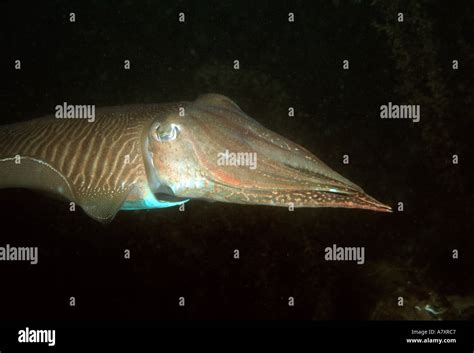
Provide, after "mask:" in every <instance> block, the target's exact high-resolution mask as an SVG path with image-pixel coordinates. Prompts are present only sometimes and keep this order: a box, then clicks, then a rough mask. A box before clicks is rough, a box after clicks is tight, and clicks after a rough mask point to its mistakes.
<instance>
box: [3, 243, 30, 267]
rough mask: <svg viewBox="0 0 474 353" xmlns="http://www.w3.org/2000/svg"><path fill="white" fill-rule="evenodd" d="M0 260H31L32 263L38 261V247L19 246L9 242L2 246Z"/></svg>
mask: <svg viewBox="0 0 474 353" xmlns="http://www.w3.org/2000/svg"><path fill="white" fill-rule="evenodd" d="M0 261H29V262H30V264H32V265H36V264H37V263H38V247H36V246H29V247H18V246H11V245H10V244H7V245H5V246H0Z"/></svg>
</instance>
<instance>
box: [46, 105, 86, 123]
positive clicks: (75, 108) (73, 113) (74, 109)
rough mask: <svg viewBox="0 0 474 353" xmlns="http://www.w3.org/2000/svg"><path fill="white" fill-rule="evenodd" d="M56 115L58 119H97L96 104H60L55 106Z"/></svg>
mask: <svg viewBox="0 0 474 353" xmlns="http://www.w3.org/2000/svg"><path fill="white" fill-rule="evenodd" d="M54 110H55V114H54V116H55V117H56V118H57V119H87V121H88V122H89V123H93V122H94V121H95V105H94V104H82V105H78V104H68V103H67V102H64V103H63V104H58V105H57V106H55V107H54Z"/></svg>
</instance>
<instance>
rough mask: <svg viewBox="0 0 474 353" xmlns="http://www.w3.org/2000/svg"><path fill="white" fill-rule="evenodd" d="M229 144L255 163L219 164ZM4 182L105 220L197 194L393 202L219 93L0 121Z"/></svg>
mask: <svg viewBox="0 0 474 353" xmlns="http://www.w3.org/2000/svg"><path fill="white" fill-rule="evenodd" d="M183 111H184V112H185V114H184V115H183V114H182V113H183ZM229 151H230V152H231V153H237V154H239V153H240V154H241V155H246V156H254V157H255V168H253V167H252V166H250V167H249V165H235V164H232V163H231V164H230V165H229V164H225V163H224V164H222V163H221V162H222V158H221V157H222V154H223V153H227V152H229ZM247 162H249V161H247ZM0 188H30V189H36V190H42V191H47V192H49V193H53V194H56V195H60V196H61V197H63V198H65V199H67V200H70V201H71V202H75V203H76V204H78V205H80V206H81V207H82V208H83V209H84V211H85V212H86V213H87V214H88V215H90V216H91V217H92V218H94V219H96V220H98V221H101V222H109V221H111V220H112V219H113V217H114V216H115V214H116V213H117V212H118V211H119V210H121V209H122V210H137V209H148V208H160V207H170V206H175V205H179V204H182V203H183V202H186V201H187V200H188V199H193V198H196V199H205V200H213V201H222V202H231V203H241V204H258V205H273V206H283V207H288V206H289V205H293V206H294V207H346V208H362V209H369V210H375V211H383V212H389V211H390V207H388V206H386V205H383V204H381V203H380V202H378V201H377V200H375V199H373V198H372V197H370V196H368V195H367V194H366V193H365V192H364V191H363V190H362V189H361V188H360V187H358V186H357V185H355V184H354V183H352V182H350V181H349V180H347V179H345V178H344V177H342V176H341V175H339V174H338V173H336V172H335V171H333V170H332V169H330V168H329V167H328V166H327V165H326V164H324V163H323V162H322V161H320V160H319V159H318V158H317V157H316V156H314V155H313V154H311V153H310V152H309V151H307V150H306V149H304V148H303V147H301V146H299V145H297V144H295V143H294V142H292V141H289V140H287V139H286V138H284V137H282V136H280V135H278V134H276V133H274V132H272V131H270V130H268V129H266V128H265V127H263V126H262V125H261V124H259V123H258V122H256V121H255V120H253V119H252V118H250V117H249V116H247V115H246V114H245V113H244V112H243V111H242V110H241V109H240V108H239V107H238V106H237V104H235V103H234V102H233V101H232V100H230V99H229V98H227V97H224V96H221V95H216V94H208V95H204V96H201V97H199V98H198V99H197V100H196V101H194V102H181V103H169V104H151V105H130V106H121V107H108V108H100V109H97V110H96V117H95V120H94V122H89V121H88V120H85V119H56V118H55V117H53V116H50V117H45V118H40V119H35V120H31V121H27V122H23V123H17V124H12V125H6V126H2V127H0Z"/></svg>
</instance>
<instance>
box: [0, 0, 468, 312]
mask: <svg viewBox="0 0 474 353" xmlns="http://www.w3.org/2000/svg"><path fill="white" fill-rule="evenodd" d="M1 7H2V9H1V13H2V15H3V20H2V23H3V27H4V29H3V31H2V58H3V59H4V60H2V65H1V66H2V68H1V69H2V79H1V81H2V85H1V86H2V87H1V89H2V90H1V97H2V99H1V105H0V112H1V114H0V119H1V123H2V124H7V123H11V122H17V121H23V120H28V119H31V118H35V117H39V116H42V115H46V114H50V113H52V112H53V109H54V106H55V105H56V104H62V102H64V101H66V102H68V103H71V104H96V105H97V106H106V105H120V104H129V103H151V102H155V103H160V102H167V101H181V100H193V99H195V98H196V97H197V96H198V95H200V94H202V93H206V92H215V93H220V94H224V95H227V96H229V97H231V98H232V99H233V100H235V101H236V102H237V103H238V104H239V105H240V106H241V107H242V109H243V110H244V111H245V112H247V113H248V114H249V115H250V116H252V117H254V118H255V119H256V120H258V121H260V122H261V123H262V124H264V125H265V126H267V127H268V128H270V129H272V130H274V131H276V132H278V133H281V134H282V135H284V136H286V137H288V138H290V139H291V140H293V141H295V142H297V143H299V144H301V145H303V146H305V147H307V148H308V149H309V150H311V151H312V152H314V153H315V154H316V155H317V156H318V157H320V158H321V159H322V160H323V161H325V162H326V163H328V164H329V166H331V167H332V168H334V169H335V170H336V171H338V172H340V173H341V174H342V175H344V176H345V177H347V178H348V179H350V180H352V181H353V182H355V183H356V184H358V185H360V186H361V187H362V188H364V190H366V191H367V192H368V193H369V194H370V195H372V196H374V197H375V198H377V199H379V200H380V201H382V202H384V203H386V204H389V205H391V206H393V207H395V208H396V206H397V203H398V202H403V203H404V211H403V212H398V211H395V212H394V213H393V214H377V213H374V212H368V211H362V210H345V209H298V210H296V211H295V212H289V211H288V210H287V209H280V208H271V207H259V206H240V205H231V204H221V203H206V202H202V201H191V202H190V203H188V204H187V205H186V211H185V212H179V210H178V209H177V208H169V209H161V210H150V211H133V212H120V213H119V214H118V215H117V217H116V218H115V219H114V221H113V222H112V223H111V224H109V225H107V226H104V225H102V224H99V223H97V222H95V221H94V220H92V219H90V218H88V217H87V216H86V215H85V214H84V213H83V212H82V211H81V210H78V211H77V212H75V213H70V212H69V211H68V205H67V204H66V203H64V202H61V201H57V200H53V199H50V198H48V197H46V196H44V195H42V194H38V193H35V192H33V191H29V190H1V191H0V222H1V228H0V231H1V235H0V246H4V244H11V245H14V246H38V247H39V264H38V265H35V266H32V265H29V264H27V263H19V262H18V263H15V262H2V263H0V281H1V283H0V306H1V307H0V317H1V318H2V319H12V318H15V319H34V318H40V319H62V318H87V319H94V318H102V319H114V318H122V319H126V318H134V319H169V318H195V319H207V318H219V319H232V318H244V319H253V318H265V319H274V318H285V319H420V318H421V319H426V318H428V319H429V318H433V317H430V316H426V315H427V314H426V313H419V312H417V310H415V309H414V306H415V305H425V304H430V305H433V306H436V307H440V308H444V309H445V310H446V314H445V315H444V318H448V319H469V318H471V319H472V318H473V314H474V313H473V312H472V310H471V311H469V310H458V309H457V306H456V300H455V299H452V298H459V297H462V298H467V299H466V300H467V302H468V303H470V305H471V307H474V285H473V283H474V275H473V270H472V269H473V268H474V266H473V265H474V260H473V259H474V254H473V253H474V245H473V244H474V243H473V240H472V235H473V228H472V215H473V201H472V200H473V198H472V196H473V194H472V187H471V186H472V166H471V163H472V156H471V155H470V154H471V150H470V148H469V147H470V145H469V142H470V141H471V137H470V136H471V134H472V131H473V129H472V117H473V116H472V111H473V109H472V108H473V92H474V89H473V88H474V87H473V81H474V80H473V79H472V78H473V77H474V75H473V72H474V71H473V58H474V54H473V50H472V45H473V44H472V38H474V33H472V30H473V28H474V26H473V18H474V16H473V14H474V12H473V7H472V4H470V3H469V2H465V3H464V4H463V3H462V2H459V3H456V4H454V3H449V5H448V3H446V2H445V1H429V2H425V1H422V2H406V1H391V2H381V1H374V2H372V3H370V4H367V3H366V2H358V1H349V2H343V1H336V0H334V1H332V2H325V3H324V4H318V5H316V4H314V3H312V2H308V3H296V2H295V3H293V2H289V3H287V4H285V3H284V2H282V3H276V2H268V3H265V2H257V3H256V2H253V1H241V2H238V3H237V2H230V1H218V2H210V1H205V2H201V1H200V2H193V3H191V2H189V3H187V2H182V1H176V2H172V3H165V2H162V1H159V2H155V1H145V2H140V1H136V2H135V1H121V2H114V1H101V2H100V3H99V4H96V3H94V2H81V3H80V4H79V3H73V2H63V1H49V2H47V3H46V2H45V3H41V4H38V5H36V6H32V5H30V4H22V3H21V2H16V1H15V2H4V3H2V5H1ZM181 11H182V12H184V13H185V15H186V22H185V23H179V22H178V20H177V18H178V13H179V12H181ZM290 11H291V12H294V13H295V19H296V22H295V23H288V21H287V17H288V12H290ZM70 12H75V14H76V22H75V23H70V22H69V13H70ZM398 12H403V13H404V15H405V21H404V22H403V23H398V22H397V13H398ZM16 59H21V61H22V69H21V70H20V71H17V70H14V60H16ZM125 59H129V60H131V70H128V71H127V70H124V69H123V61H124V60H125ZM235 59H238V60H240V65H241V69H240V70H238V71H236V70H233V67H232V66H233V61H234V60H235ZM344 59H349V60H350V70H348V71H344V70H342V60H344ZM453 59H458V60H459V62H460V68H459V70H457V71H455V70H452V69H451V61H452V60H453ZM389 101H391V102H394V103H398V104H420V105H421V122H420V123H417V124H415V123H412V122H411V121H401V120H381V119H380V118H379V109H380V105H381V104H387V102H389ZM289 106H293V107H295V110H296V116H295V117H293V118H289V117H288V116H287V109H288V107H289ZM344 154H348V155H349V156H350V164H348V165H344V164H343V163H342V155H344ZM453 154H458V155H459V164H458V165H453V164H452V163H451V160H452V155H453ZM333 244H337V245H340V246H364V247H365V250H366V264H365V265H356V264H355V263H347V262H343V263H342V262H341V263H337V262H333V263H331V262H326V261H324V248H325V247H326V246H332V245H333ZM124 249H130V251H131V259H129V260H126V259H124V257H123V252H124ZM234 249H239V250H240V259H239V260H235V259H234V258H233V251H234ZM452 249H458V250H459V253H460V259H458V260H453V259H452V257H451V254H452ZM400 295H401V296H403V297H404V298H405V299H406V300H407V304H406V306H405V307H404V308H398V307H396V305H395V303H396V299H397V297H398V296H400ZM71 296H74V297H75V298H76V306H75V307H70V306H69V298H70V297H71ZM180 296H184V297H185V298H186V306H185V307H179V306H178V297H180ZM289 296H293V297H294V298H295V306H294V307H289V306H288V297H289ZM468 306H469V305H468ZM423 315H425V316H423Z"/></svg>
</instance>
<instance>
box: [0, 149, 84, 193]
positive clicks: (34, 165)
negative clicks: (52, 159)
mask: <svg viewBox="0 0 474 353" xmlns="http://www.w3.org/2000/svg"><path fill="white" fill-rule="evenodd" d="M0 188H27V189H34V190H39V191H44V192H46V193H50V194H54V195H58V196H62V197H64V198H66V199H68V200H71V201H75V199H76V198H75V195H74V191H73V188H72V187H71V183H70V182H69V180H68V179H67V178H66V177H65V176H64V175H63V174H62V173H61V172H60V171H59V170H57V169H56V168H54V167H53V166H52V165H50V164H49V163H47V162H46V161H43V160H41V159H37V158H32V157H20V156H15V157H10V158H3V159H0Z"/></svg>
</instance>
